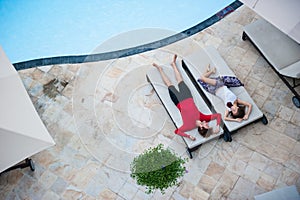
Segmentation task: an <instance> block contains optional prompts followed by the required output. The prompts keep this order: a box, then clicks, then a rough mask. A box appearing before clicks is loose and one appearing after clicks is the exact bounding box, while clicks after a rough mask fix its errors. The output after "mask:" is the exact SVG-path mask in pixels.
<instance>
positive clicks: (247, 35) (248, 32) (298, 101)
mask: <svg viewBox="0 0 300 200" xmlns="http://www.w3.org/2000/svg"><path fill="white" fill-rule="evenodd" d="M259 26H263V27H264V28H265V29H266V30H267V31H268V33H266V34H265V35H264V34H262V33H261V31H262V30H260V31H257V32H256V31H255V29H259ZM274 32H275V33H274ZM272 33H274V35H275V34H276V36H275V37H272V35H269V34H272ZM278 35H280V37H278ZM257 38H259V40H261V39H262V38H264V39H263V40H264V41H265V42H266V43H274V44H277V40H281V42H283V43H284V44H286V45H285V46H286V47H287V48H288V46H289V45H288V44H291V46H292V49H291V51H294V49H295V48H296V49H298V52H299V49H300V45H299V44H298V48H297V47H295V46H297V44H296V42H294V41H292V39H290V38H288V36H286V35H285V34H284V33H282V32H281V31H280V30H277V28H276V27H274V26H273V25H271V24H270V23H268V22H266V21H265V20H263V19H260V20H258V21H256V22H254V23H252V24H249V25H247V26H245V28H244V31H243V34H242V40H243V41H245V40H249V41H250V42H251V43H252V45H253V46H254V47H255V48H256V49H257V51H258V52H259V53H260V54H261V55H262V56H263V58H264V59H265V60H266V61H267V63H268V64H269V65H270V66H271V68H272V69H273V71H274V72H275V73H276V74H277V75H278V77H279V78H280V79H281V80H282V81H283V82H284V83H285V85H286V86H287V87H288V88H289V90H290V91H291V92H292V93H293V94H294V95H295V96H293V97H292V101H293V103H294V105H295V106H296V107H297V108H300V94H299V93H298V92H297V91H296V89H295V88H296V87H299V86H300V83H298V84H297V83H296V80H297V79H298V78H295V77H296V76H295V75H294V74H293V75H292V74H291V76H286V75H283V74H281V73H280V70H278V68H277V67H275V66H274V64H272V62H271V61H270V59H272V57H271V56H267V55H265V53H264V51H265V50H266V48H268V47H266V46H264V44H263V43H261V42H259V41H258V39H257ZM273 39H274V40H273ZM285 41H286V42H285ZM275 48H280V47H275ZM281 51H289V49H282V50H281ZM283 56H284V55H283ZM299 59H300V55H299ZM298 65H299V64H298ZM288 66H289V65H287V66H278V67H280V68H284V67H288ZM299 66H300V65H299ZM299 66H298V67H299ZM298 73H300V69H299V71H298ZM298 77H299V76H298ZM288 78H290V79H292V82H293V83H292V84H291V83H290V82H289V81H288Z"/></svg>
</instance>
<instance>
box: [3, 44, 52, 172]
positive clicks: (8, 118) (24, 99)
mask: <svg viewBox="0 0 300 200" xmlns="http://www.w3.org/2000/svg"><path fill="white" fill-rule="evenodd" d="M54 144H55V143H54V141H53V139H52V137H51V136H50V135H49V133H48V131H47V129H46V127H45V125H44V124H43V122H42V120H41V119H40V117H39V115H38V113H37V112H36V110H35V108H34V106H33V104H32V102H31V100H30V98H29V96H28V94H27V91H26V90H25V87H24V85H23V83H22V81H21V79H20V77H19V75H18V73H17V71H16V70H15V68H14V67H13V66H12V64H11V63H10V61H9V60H8V58H7V56H6V55H5V53H4V51H3V49H2V48H1V47H0V172H3V171H4V170H6V169H8V168H10V167H12V166H14V165H16V164H18V163H19V162H21V161H23V160H24V159H27V158H28V157H30V156H32V155H34V154H36V153H38V152H40V151H42V150H44V149H46V148H48V147H50V146H53V145H54Z"/></svg>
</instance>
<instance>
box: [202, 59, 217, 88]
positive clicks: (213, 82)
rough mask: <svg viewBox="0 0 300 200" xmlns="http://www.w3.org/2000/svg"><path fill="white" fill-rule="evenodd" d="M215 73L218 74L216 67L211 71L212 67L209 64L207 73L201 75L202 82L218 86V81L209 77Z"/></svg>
mask: <svg viewBox="0 0 300 200" xmlns="http://www.w3.org/2000/svg"><path fill="white" fill-rule="evenodd" d="M214 73H216V68H215V67H214V68H213V69H212V70H211V69H210V65H209V64H208V66H207V69H206V72H205V73H204V74H203V75H201V77H200V80H201V81H203V82H205V83H208V84H210V85H216V83H217V81H216V80H215V79H211V78H209V76H210V75H211V74H214Z"/></svg>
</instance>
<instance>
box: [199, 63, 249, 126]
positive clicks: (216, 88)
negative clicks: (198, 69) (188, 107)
mask: <svg viewBox="0 0 300 200" xmlns="http://www.w3.org/2000/svg"><path fill="white" fill-rule="evenodd" d="M214 73H216V68H215V67H214V68H213V69H210V65H208V66H207V69H206V72H205V73H204V74H203V75H202V76H201V78H200V79H199V80H198V81H199V83H200V84H201V85H202V86H203V88H204V89H205V90H206V91H208V92H209V93H211V94H213V95H216V96H218V97H220V98H221V99H222V100H223V102H224V104H225V107H226V109H225V116H224V119H225V120H227V121H235V122H241V121H243V120H247V119H248V118H249V115H250V113H251V110H252V105H251V104H250V103H249V102H246V101H243V100H241V99H239V98H238V97H237V96H236V95H235V94H234V93H233V92H231V90H230V89H228V87H227V86H228V84H227V83H228V82H230V84H231V86H234V87H238V86H243V85H244V84H242V83H241V82H240V80H238V79H237V78H236V77H231V76H219V77H217V78H210V77H209V76H210V75H211V74H214ZM246 108H248V109H247V112H246V111H245V109H246Z"/></svg>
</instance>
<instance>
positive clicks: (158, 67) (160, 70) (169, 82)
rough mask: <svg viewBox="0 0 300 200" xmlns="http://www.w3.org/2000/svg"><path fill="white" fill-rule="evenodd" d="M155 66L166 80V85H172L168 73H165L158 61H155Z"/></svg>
mask: <svg viewBox="0 0 300 200" xmlns="http://www.w3.org/2000/svg"><path fill="white" fill-rule="evenodd" d="M152 65H153V66H154V67H156V69H157V70H158V71H159V73H160V75H161V78H162V80H163V81H164V83H165V84H166V86H168V87H169V86H170V85H172V83H171V81H170V79H169V78H168V77H167V75H166V74H165V72H164V70H163V69H162V67H161V66H159V65H158V64H156V63H153V64H152Z"/></svg>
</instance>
